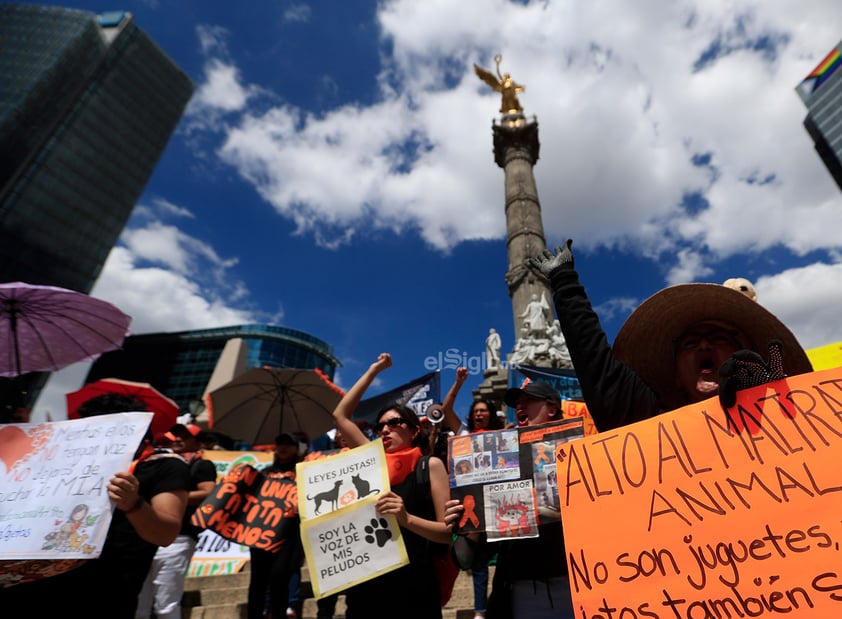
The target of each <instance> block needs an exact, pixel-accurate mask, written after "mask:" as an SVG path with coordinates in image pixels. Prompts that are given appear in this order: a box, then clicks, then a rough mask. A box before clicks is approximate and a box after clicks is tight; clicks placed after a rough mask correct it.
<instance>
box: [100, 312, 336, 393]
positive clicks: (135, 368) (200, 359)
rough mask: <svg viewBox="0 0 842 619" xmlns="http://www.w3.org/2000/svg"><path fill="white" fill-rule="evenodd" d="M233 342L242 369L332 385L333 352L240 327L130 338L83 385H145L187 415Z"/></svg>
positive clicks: (299, 336) (287, 332)
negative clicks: (296, 373) (298, 375)
mask: <svg viewBox="0 0 842 619" xmlns="http://www.w3.org/2000/svg"><path fill="white" fill-rule="evenodd" d="M232 338H241V339H242V340H243V342H244V343H245V345H246V348H247V350H248V353H247V358H246V369H251V368H255V367H263V366H270V367H279V368H300V369H307V370H313V369H318V370H321V371H322V372H324V373H325V374H326V375H327V376H328V378H330V379H333V376H334V373H335V371H336V368H337V366H339V365H340V363H339V361H338V360H337V359H336V357H335V356H334V354H333V347H332V346H330V345H329V344H327V343H326V342H324V341H322V340H320V339H319V338H317V337H313V336H312V335H309V334H307V333H304V332H303V331H297V330H295V329H289V328H286V327H277V326H271V325H239V326H233V327H220V328H217V329H201V330H197V331H181V332H178V333H149V334H145V335H132V336H129V337H127V338H126V340H125V342H124V343H123V348H122V349H121V350H115V351H112V352H109V353H106V354H104V355H102V356H101V357H100V358H99V359H97V360H96V361H95V362H94V363H93V365H92V366H91V369H90V371H89V372H88V377H87V379H86V382H93V381H95V380H99V379H101V378H120V379H123V380H132V381H136V382H144V383H149V384H151V385H152V386H153V387H155V388H156V389H158V390H159V391H161V392H163V393H165V394H166V395H167V396H169V397H170V398H172V399H173V400H175V401H176V402H178V404H179V406H180V407H181V408H182V409H183V410H187V409H188V408H189V406H190V404H191V403H192V402H198V401H200V400H201V398H202V395H203V394H204V392H205V387H206V386H207V384H208V381H209V380H210V377H211V375H212V374H213V371H214V368H215V367H216V364H217V361H219V357H220V355H221V354H222V350H223V348H225V344H226V342H228V340H230V339H232Z"/></svg>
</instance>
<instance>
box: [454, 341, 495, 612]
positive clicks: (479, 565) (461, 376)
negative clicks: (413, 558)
mask: <svg viewBox="0 0 842 619" xmlns="http://www.w3.org/2000/svg"><path fill="white" fill-rule="evenodd" d="M492 331H493V329H492ZM497 337H498V339H499V335H498V336H497ZM498 357H499V355H498ZM467 379H468V368H464V367H460V368H456V378H455V380H454V381H453V385H452V386H451V387H450V390H449V391H448V392H447V395H446V396H445V398H444V402H443V405H442V406H443V409H444V425H445V426H446V427H447V428H448V429H449V430H451V431H452V432H453V434H455V435H458V436H461V435H466V434H475V433H477V432H486V431H489V430H502V429H503V425H504V424H503V420H502V419H501V418H500V417H498V416H497V409H496V408H495V406H494V404H492V403H491V402H489V401H488V400H485V399H482V398H480V399H478V400H474V401H473V402H472V403H471V408H470V410H469V411H468V419H467V424H463V423H462V421H461V420H460V419H459V417H458V415H456V411H454V410H453V404H454V403H455V402H456V398H457V396H458V395H459V391H460V390H461V389H462V385H463V384H465V381H466V380H467ZM459 465H461V466H460V468H462V469H463V471H461V472H470V471H464V469H465V468H466V467H471V463H470V462H469V461H468V460H462V461H461V462H459ZM471 468H472V467H471ZM470 569H471V580H473V583H474V619H482V618H483V617H485V610H486V606H487V605H488V561H486V560H482V561H476V562H475V563H474V564H473V565H471V566H470Z"/></svg>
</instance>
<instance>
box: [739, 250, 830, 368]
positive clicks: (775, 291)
mask: <svg viewBox="0 0 842 619" xmlns="http://www.w3.org/2000/svg"><path fill="white" fill-rule="evenodd" d="M754 288H755V290H756V291H757V300H758V302H760V303H761V304H763V305H764V306H765V307H766V308H768V309H769V311H771V312H772V313H773V314H775V315H776V316H777V317H778V318H780V319H781V320H782V321H783V322H784V323H785V324H786V325H787V326H788V327H789V328H790V330H791V331H792V332H793V333H794V334H795V335H796V337H797V338H798V341H799V342H800V343H801V345H802V346H804V347H805V348H813V347H816V346H823V345H825V344H830V343H832V342H837V341H840V339H842V337H840V331H839V308H840V307H842V264H823V263H816V264H811V265H809V266H807V267H804V268H801V269H789V270H786V271H784V272H782V273H778V274H776V275H773V276H767V277H761V278H759V279H758V280H757V281H756V282H754ZM784 354H786V351H784Z"/></svg>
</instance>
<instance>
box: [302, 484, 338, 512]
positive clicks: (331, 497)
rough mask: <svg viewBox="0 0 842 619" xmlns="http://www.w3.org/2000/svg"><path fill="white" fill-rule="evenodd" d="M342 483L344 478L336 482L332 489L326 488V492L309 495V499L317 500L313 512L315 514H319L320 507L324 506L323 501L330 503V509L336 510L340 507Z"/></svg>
mask: <svg viewBox="0 0 842 619" xmlns="http://www.w3.org/2000/svg"><path fill="white" fill-rule="evenodd" d="M341 485H342V480H341V479H340V480H339V481H337V482H334V484H333V488H331V489H330V490H325V491H324V492H319V493H318V494H315V495H313V496H308V497H307V500H308V501H315V502H316V507H315V511H314V512H313V514H314V515H316V516H318V515H319V508H320V507H321V506H322V503H328V504H329V505H330V511H334V510H335V509H337V508H338V507H339V486H341Z"/></svg>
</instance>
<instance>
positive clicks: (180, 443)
mask: <svg viewBox="0 0 842 619" xmlns="http://www.w3.org/2000/svg"><path fill="white" fill-rule="evenodd" d="M166 434H169V435H170V436H172V437H173V439H174V440H173V441H172V450H173V451H174V452H175V453H177V454H179V455H180V456H181V457H182V458H184V461H185V462H187V465H188V466H189V467H190V492H189V493H188V495H187V509H186V510H185V512H184V518H183V519H182V524H181V531H180V532H179V534H178V536H177V537H176V538H175V541H173V543H172V544H170V545H169V546H166V547H162V548H159V549H158V552H156V553H155V558H154V559H153V560H152V566H151V568H150V569H149V574H147V575H146V581H145V582H144V583H143V589H141V592H140V595H139V596H138V604H137V606H138V608H137V613H136V615H135V617H136V619H148V618H149V617H151V616H153V611H154V616H155V617H156V619H181V598H182V596H183V595H184V583H185V579H186V577H187V568H188V566H189V565H190V559H192V558H193V553H194V552H195V550H196V544H197V543H198V541H199V533H200V532H201V529H200V528H199V527H197V526H195V525H193V524H192V523H191V522H190V518H191V516H192V515H193V513H194V512H195V511H196V508H197V507H198V506H199V505H200V504H201V503H202V501H204V500H205V499H206V498H207V496H208V495H209V494H210V493H211V492H212V491H213V489H214V486H216V466H215V465H214V463H213V462H211V461H210V460H205V459H204V458H203V457H202V453H201V449H202V441H203V440H204V439H205V436H206V435H205V433H204V432H202V430H201V428H199V426H197V425H195V424H192V423H191V424H188V425H184V424H180V423H179V424H176V425H174V426H173V427H172V428H170V430H169V432H167V433H166ZM165 438H168V437H165Z"/></svg>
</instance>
